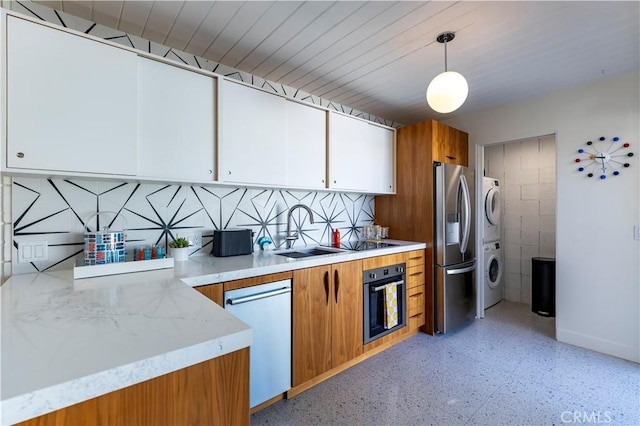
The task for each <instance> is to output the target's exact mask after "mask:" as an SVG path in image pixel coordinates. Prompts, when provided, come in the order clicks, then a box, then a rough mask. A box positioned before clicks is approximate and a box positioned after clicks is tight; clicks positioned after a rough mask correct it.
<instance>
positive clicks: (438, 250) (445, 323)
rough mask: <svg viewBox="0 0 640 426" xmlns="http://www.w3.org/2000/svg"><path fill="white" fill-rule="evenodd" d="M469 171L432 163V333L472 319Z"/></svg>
mask: <svg viewBox="0 0 640 426" xmlns="http://www.w3.org/2000/svg"><path fill="white" fill-rule="evenodd" d="M473 182H474V178H473V171H472V170H470V169H468V168H466V167H462V166H457V165H455V164H447V163H435V164H434V185H435V186H434V197H435V199H434V204H433V205H434V219H435V223H434V241H433V248H434V250H433V251H434V257H435V267H434V275H435V293H436V294H435V299H436V303H435V309H436V312H435V319H436V331H437V332H439V333H446V332H448V331H451V330H454V329H456V328H458V327H460V326H462V325H463V324H465V323H466V322H468V321H471V320H473V319H474V318H475V299H476V285H475V275H476V274H475V270H476V254H475V230H474V226H473V224H474V203H473V200H474V197H473Z"/></svg>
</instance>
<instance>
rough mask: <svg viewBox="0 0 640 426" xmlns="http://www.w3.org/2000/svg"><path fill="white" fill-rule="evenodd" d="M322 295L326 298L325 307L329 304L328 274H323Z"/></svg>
mask: <svg viewBox="0 0 640 426" xmlns="http://www.w3.org/2000/svg"><path fill="white" fill-rule="evenodd" d="M324 294H325V296H326V298H327V301H326V302H325V305H328V304H329V272H328V271H327V272H325V273H324Z"/></svg>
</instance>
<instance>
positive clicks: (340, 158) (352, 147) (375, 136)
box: [329, 112, 395, 194]
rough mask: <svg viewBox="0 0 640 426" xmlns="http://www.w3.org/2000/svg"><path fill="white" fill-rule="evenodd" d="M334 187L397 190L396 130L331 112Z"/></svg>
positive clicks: (330, 173)
mask: <svg viewBox="0 0 640 426" xmlns="http://www.w3.org/2000/svg"><path fill="white" fill-rule="evenodd" d="M329 128H330V132H329V186H330V188H331V189H339V190H347V191H358V192H370V193H376V194H389V193H394V192H395V183H394V182H395V131H394V130H393V129H390V128H387V127H382V126H378V125H376V124H372V123H369V122H367V121H364V120H359V119H357V118H353V117H349V116H346V115H343V114H339V113H334V112H331V113H330V116H329Z"/></svg>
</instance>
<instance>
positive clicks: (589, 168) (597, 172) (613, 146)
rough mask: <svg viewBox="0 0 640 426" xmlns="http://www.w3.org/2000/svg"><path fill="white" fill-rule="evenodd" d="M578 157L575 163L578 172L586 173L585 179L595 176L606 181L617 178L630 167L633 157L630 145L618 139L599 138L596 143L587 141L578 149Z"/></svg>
mask: <svg viewBox="0 0 640 426" xmlns="http://www.w3.org/2000/svg"><path fill="white" fill-rule="evenodd" d="M578 154H579V157H576V159H575V162H576V163H577V164H578V171H579V172H586V173H587V177H594V176H597V177H599V178H600V179H606V178H607V177H609V176H618V175H619V174H620V172H621V170H622V169H624V168H627V167H629V166H630V164H629V160H630V159H631V157H633V152H631V145H630V144H629V143H627V142H621V141H620V138H619V137H617V136H616V137H614V138H611V139H607V138H605V137H604V136H601V137H600V138H599V139H598V140H597V141H595V142H593V141H588V142H587V143H586V146H584V147H581V148H580V149H578Z"/></svg>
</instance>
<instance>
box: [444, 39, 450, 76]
mask: <svg viewBox="0 0 640 426" xmlns="http://www.w3.org/2000/svg"><path fill="white" fill-rule="evenodd" d="M447 71H449V70H448V69H447V37H445V38H444V72H447Z"/></svg>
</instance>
